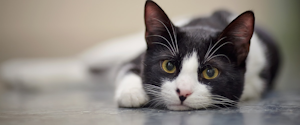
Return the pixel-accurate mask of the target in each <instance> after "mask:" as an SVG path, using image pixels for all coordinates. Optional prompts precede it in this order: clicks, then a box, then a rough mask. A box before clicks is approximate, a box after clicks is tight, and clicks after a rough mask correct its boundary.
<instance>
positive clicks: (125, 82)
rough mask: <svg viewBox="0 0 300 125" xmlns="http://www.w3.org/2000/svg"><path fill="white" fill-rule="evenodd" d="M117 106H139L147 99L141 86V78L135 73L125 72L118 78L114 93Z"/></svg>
mask: <svg viewBox="0 0 300 125" xmlns="http://www.w3.org/2000/svg"><path fill="white" fill-rule="evenodd" d="M115 100H116V101H117V103H118V105H119V107H141V106H142V105H144V104H146V103H147V102H148V100H149V97H148V96H147V94H146V92H145V90H144V89H143V86H142V79H141V77H140V76H139V75H137V74H135V73H128V74H126V75H125V76H124V77H123V78H122V79H121V80H119V82H118V84H117V88H116V93H115Z"/></svg>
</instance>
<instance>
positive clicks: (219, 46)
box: [207, 42, 233, 58]
mask: <svg viewBox="0 0 300 125" xmlns="http://www.w3.org/2000/svg"><path fill="white" fill-rule="evenodd" d="M226 44H233V43H232V42H225V43H223V44H221V45H220V46H219V47H218V48H216V49H215V50H214V51H213V52H212V53H211V54H210V55H209V56H208V57H207V58H210V57H211V56H212V55H214V54H215V52H217V51H218V50H219V49H220V48H221V47H223V46H224V45H226Z"/></svg>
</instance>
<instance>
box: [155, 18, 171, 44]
mask: <svg viewBox="0 0 300 125" xmlns="http://www.w3.org/2000/svg"><path fill="white" fill-rule="evenodd" d="M153 19H155V20H157V21H158V22H160V23H161V24H162V25H163V26H164V27H165V29H166V30H167V32H168V34H169V37H170V39H171V41H172V44H173V47H174V41H173V38H172V35H171V33H170V31H169V29H168V28H167V26H166V25H165V24H164V23H163V22H162V21H160V20H159V19H156V18H153Z"/></svg>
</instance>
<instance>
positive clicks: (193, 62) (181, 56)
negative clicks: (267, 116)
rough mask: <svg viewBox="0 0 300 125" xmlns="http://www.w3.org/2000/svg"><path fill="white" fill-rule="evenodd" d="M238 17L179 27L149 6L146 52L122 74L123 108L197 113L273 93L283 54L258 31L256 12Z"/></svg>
mask: <svg viewBox="0 0 300 125" xmlns="http://www.w3.org/2000/svg"><path fill="white" fill-rule="evenodd" d="M235 17H236V16H234V15H232V14H230V13H229V12H226V11H217V12H215V13H214V14H212V16H210V17H204V18H195V19H192V20H190V21H188V22H187V23H185V24H184V25H182V26H180V27H179V26H175V25H174V24H173V23H172V22H171V21H170V20H169V18H168V16H167V15H166V14H165V13H164V11H163V10H162V9H161V8H160V7H159V6H158V5H157V4H156V3H155V2H153V1H147V2H146V5H145V17H144V18H145V26H146V32H145V39H146V43H147V48H146V50H145V52H144V53H143V54H142V55H140V56H139V57H137V58H136V59H134V60H133V61H131V62H130V63H127V64H125V65H124V66H123V68H122V70H121V71H120V75H119V76H118V79H117V84H118V85H117V88H116V93H115V99H116V101H117V102H118V105H119V106H120V107H142V106H144V105H148V106H151V107H160V108H167V109H170V110H193V109H206V108H210V107H220V106H221V107H222V106H225V107H226V106H234V105H235V104H236V103H237V102H238V101H243V100H248V99H257V98H259V97H260V96H261V95H262V94H263V93H264V92H265V91H266V90H268V89H270V88H271V87H272V82H273V79H274V77H275V75H276V72H277V69H278V65H279V54H278V50H277V47H276V45H275V43H274V42H273V40H272V39H271V38H270V37H269V36H268V35H267V34H266V33H265V32H263V31H262V30H260V29H259V28H256V27H255V26H254V22H255V19H254V13H253V12H252V11H246V12H244V13H242V14H241V15H239V16H238V17H236V18H235ZM254 27H255V28H254ZM254 29H255V30H254ZM254 31H255V32H254ZM141 42H142V41H141Z"/></svg>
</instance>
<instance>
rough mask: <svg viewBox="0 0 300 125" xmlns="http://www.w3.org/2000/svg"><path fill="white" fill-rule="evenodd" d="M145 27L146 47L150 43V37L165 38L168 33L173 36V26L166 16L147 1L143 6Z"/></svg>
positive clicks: (155, 5)
mask: <svg viewBox="0 0 300 125" xmlns="http://www.w3.org/2000/svg"><path fill="white" fill-rule="evenodd" d="M144 16H145V17H144V18H145V26H146V32H145V36H146V42H147V44H148V45H150V44H151V43H152V41H154V40H153V37H148V36H151V35H160V36H164V37H167V36H166V35H167V34H168V33H169V34H170V33H171V34H173V32H174V28H175V27H174V25H173V23H172V22H171V21H170V19H169V18H168V16H167V14H166V13H165V12H164V11H163V10H162V9H161V8H160V7H159V6H158V5H157V4H156V3H155V2H153V1H150V0H147V1H146V4H145V15H144Z"/></svg>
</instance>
